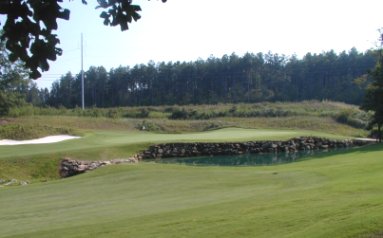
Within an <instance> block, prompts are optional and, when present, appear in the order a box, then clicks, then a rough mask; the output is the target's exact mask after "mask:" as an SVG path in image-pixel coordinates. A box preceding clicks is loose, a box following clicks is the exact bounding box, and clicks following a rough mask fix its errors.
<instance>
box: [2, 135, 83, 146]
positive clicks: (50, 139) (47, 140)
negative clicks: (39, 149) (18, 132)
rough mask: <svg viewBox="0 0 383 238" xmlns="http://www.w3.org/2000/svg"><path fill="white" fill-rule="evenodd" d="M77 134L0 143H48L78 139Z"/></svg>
mask: <svg viewBox="0 0 383 238" xmlns="http://www.w3.org/2000/svg"><path fill="white" fill-rule="evenodd" d="M78 138H80V137H79V136H70V135H56V136H47V137H43V138H39V139H33V140H7V139H5V140H0V145H26V144H49V143H56V142H60V141H65V140H71V139H78Z"/></svg>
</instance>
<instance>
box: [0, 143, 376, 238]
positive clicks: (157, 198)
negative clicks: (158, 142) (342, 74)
mask: <svg viewBox="0 0 383 238" xmlns="http://www.w3.org/2000/svg"><path fill="white" fill-rule="evenodd" d="M382 151H383V147H382V146H381V145H378V146H369V147H366V148H364V149H355V150H352V151H350V152H348V153H344V154H339V153H338V154H334V155H332V156H331V155H330V156H329V155H327V156H323V157H318V158H317V159H312V160H306V161H303V162H299V163H292V164H285V165H278V166H264V167H212V166H209V167H191V166H183V165H169V164H167V165H164V164H152V163H142V164H139V165H120V166H110V167H104V168H101V169H99V170H96V171H93V172H90V173H87V174H84V175H80V176H77V177H73V178H69V179H63V180H59V181H52V182H47V183H38V184H32V185H29V186H25V187H12V188H7V189H1V190H0V204H1V206H0V214H1V216H0V231H1V232H0V237H4V238H5V237H7V238H10V237H31V238H33V237H39V238H43V237H65V238H70V237H84V238H85V237H108V238H114V237H167V238H168V237H374V234H379V232H381V231H382V227H383V203H382V199H381V198H382V196H383V190H382V189H381V188H382V186H383V173H382V170H383V161H382V158H383V152H382Z"/></svg>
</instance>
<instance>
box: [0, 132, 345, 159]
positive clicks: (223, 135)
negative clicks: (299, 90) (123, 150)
mask: <svg viewBox="0 0 383 238" xmlns="http://www.w3.org/2000/svg"><path fill="white" fill-rule="evenodd" d="M298 136H317V137H327V138H344V137H341V136H335V135H333V134H329V133H322V132H315V131H307V130H272V129H243V128H224V129H220V130H213V131H208V132H198V133H197V132H196V133H182V134H160V133H151V132H140V131H126V132H124V131H94V132H91V133H88V134H86V135H85V136H84V137H83V138H81V139H76V140H71V141H65V142H60V143H54V144H41V145H17V146H0V159H1V158H8V157H15V156H32V155H43V154H49V153H58V152H68V151H76V150H89V149H94V148H98V149H99V148H104V147H113V146H122V145H132V144H143V143H145V144H153V143H164V142H197V141H198V142H222V141H251V140H287V139H289V138H292V137H298Z"/></svg>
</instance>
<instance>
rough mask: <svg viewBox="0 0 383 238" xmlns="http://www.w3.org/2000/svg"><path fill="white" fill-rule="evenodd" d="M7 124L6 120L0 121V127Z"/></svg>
mask: <svg viewBox="0 0 383 238" xmlns="http://www.w3.org/2000/svg"><path fill="white" fill-rule="evenodd" d="M8 123H9V121H8V120H5V119H0V126H4V125H7V124H8Z"/></svg>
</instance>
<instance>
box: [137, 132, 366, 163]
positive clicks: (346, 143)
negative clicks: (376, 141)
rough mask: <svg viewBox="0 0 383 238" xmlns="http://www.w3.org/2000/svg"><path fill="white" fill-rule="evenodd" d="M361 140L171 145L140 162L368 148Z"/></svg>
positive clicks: (153, 148)
mask: <svg viewBox="0 0 383 238" xmlns="http://www.w3.org/2000/svg"><path fill="white" fill-rule="evenodd" d="M368 143H371V142H368V141H361V140H330V139H324V138H317V137H300V138H294V139H291V140H288V141H250V142H237V143H168V144H158V145H153V146H150V147H149V148H148V149H147V150H145V151H143V152H141V153H139V154H138V155H137V157H138V158H139V159H156V158H171V157H192V156H212V155H240V154H245V153H270V152H274V153H277V152H296V151H304V150H320V149H333V148H349V147H355V146H362V145H366V144H368Z"/></svg>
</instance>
